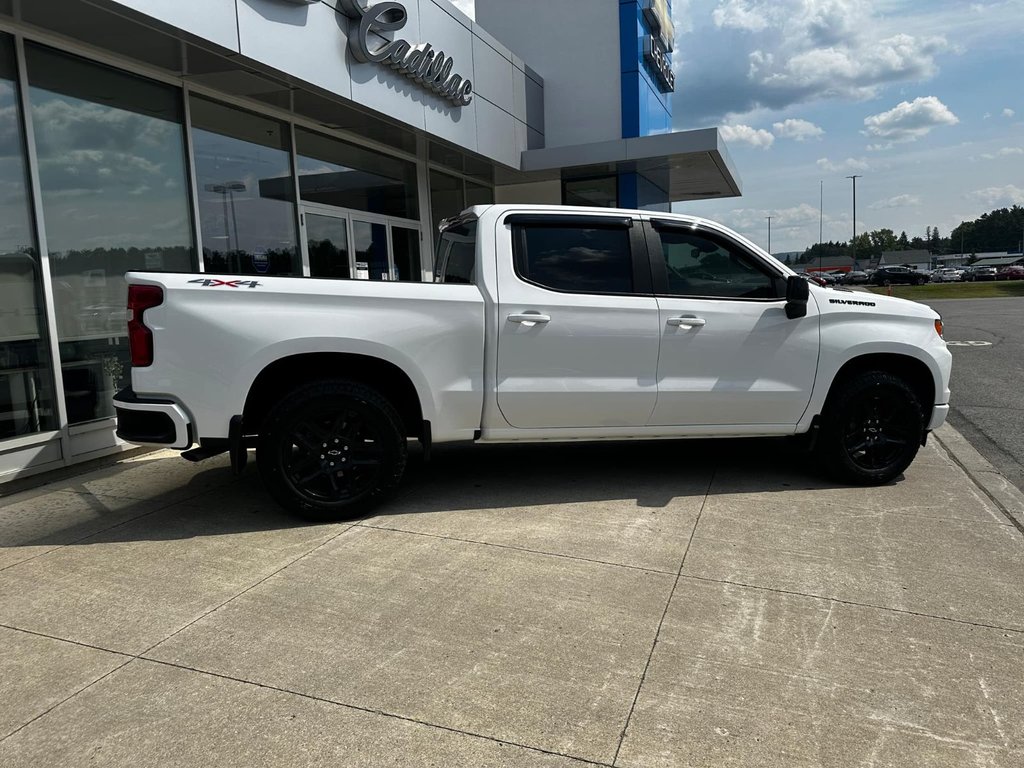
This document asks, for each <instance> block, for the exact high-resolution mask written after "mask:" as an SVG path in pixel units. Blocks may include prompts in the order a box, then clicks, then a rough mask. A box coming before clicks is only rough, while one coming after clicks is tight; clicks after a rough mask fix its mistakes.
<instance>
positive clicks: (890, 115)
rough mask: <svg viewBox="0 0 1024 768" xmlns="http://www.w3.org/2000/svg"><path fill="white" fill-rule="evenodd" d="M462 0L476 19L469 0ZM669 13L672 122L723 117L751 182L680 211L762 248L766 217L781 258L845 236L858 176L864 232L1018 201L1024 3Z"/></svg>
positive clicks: (917, 231)
mask: <svg viewBox="0 0 1024 768" xmlns="http://www.w3.org/2000/svg"><path fill="white" fill-rule="evenodd" d="M453 1H454V2H455V4H456V5H457V6H459V7H460V8H462V9H463V10H464V11H466V12H467V13H469V14H470V15H472V11H473V8H472V6H473V2H472V0H453ZM552 1H553V2H557V0H552ZM672 10H673V19H674V21H675V25H676V46H675V53H674V54H673V66H674V68H675V70H676V78H677V79H676V92H675V94H674V97H673V105H672V106H673V115H674V129H675V130H687V129H692V128H706V127H712V126H713V127H718V128H719V129H720V131H721V133H722V136H723V137H724V138H725V140H726V144H727V146H728V150H729V153H730V155H731V157H732V160H733V164H734V166H735V168H736V170H737V172H738V174H739V177H740V180H741V183H742V187H743V195H742V197H739V198H727V199H719V200H708V201H697V202H688V203H682V204H676V205H675V206H674V210H676V211H679V212H685V213H692V214H696V215H699V216H704V217H707V218H710V219H715V220H717V221H720V222H722V223H724V224H726V225H727V226H730V227H732V228H733V229H736V230H738V231H739V232H741V233H743V234H744V235H746V236H748V237H750V238H751V239H752V240H754V241H755V242H757V243H759V244H760V245H762V246H766V245H767V236H768V221H767V217H768V216H771V217H772V220H771V250H772V251H773V252H776V253H778V252H786V251H802V250H804V249H805V248H807V247H808V246H810V245H812V244H813V243H815V242H817V241H818V232H819V223H822V221H821V220H822V219H823V223H822V231H823V239H824V240H841V241H846V240H848V239H849V238H850V236H851V235H852V234H853V211H852V207H853V189H852V185H853V182H852V181H851V180H850V179H847V178H846V177H847V176H850V175H855V174H856V175H859V176H860V177H861V178H858V179H857V181H856V184H857V222H856V225H857V232H858V233H861V232H865V231H870V230H875V229H882V228H888V229H892V230H893V231H894V232H895V233H896V234H897V235H899V233H900V232H901V231H906V233H907V236H908V237H914V236H915V235H920V236H922V237H923V236H924V235H925V229H926V227H932V228H935V227H938V229H939V232H940V233H941V234H942V235H943V236H945V235H948V234H949V233H950V231H951V230H952V229H953V228H954V227H956V226H957V225H958V224H959V223H960V222H961V221H970V220H973V219H975V218H977V217H978V216H979V215H981V214H982V213H985V212H987V211H990V210H992V209H994V208H1001V207H1008V206H1010V205H1013V204H1018V205H1024V87H1022V84H1021V80H1022V76H1024V0H979V1H978V2H969V1H966V0H673V9H672ZM495 34H496V36H497V37H498V38H499V39H500V36H501V35H500V30H496V31H495ZM954 245H955V246H958V244H954ZM965 249H966V250H968V251H969V250H970V244H969V243H967V244H965Z"/></svg>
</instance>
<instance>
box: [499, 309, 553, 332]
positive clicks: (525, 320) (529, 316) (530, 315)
mask: <svg viewBox="0 0 1024 768" xmlns="http://www.w3.org/2000/svg"><path fill="white" fill-rule="evenodd" d="M508 321H509V322H510V323H522V324H523V325H525V326H526V327H527V328H532V327H533V326H535V325H537V323H550V322H551V315H542V314H540V312H521V313H513V314H511V315H509V316H508Z"/></svg>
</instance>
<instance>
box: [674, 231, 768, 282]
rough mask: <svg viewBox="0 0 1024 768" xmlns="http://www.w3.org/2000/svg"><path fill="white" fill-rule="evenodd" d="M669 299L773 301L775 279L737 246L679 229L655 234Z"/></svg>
mask: <svg viewBox="0 0 1024 768" xmlns="http://www.w3.org/2000/svg"><path fill="white" fill-rule="evenodd" d="M658 235H659V236H660V238H661V248H662V253H663V254H664V257H665V267H666V271H667V273H668V292H669V293H670V294H671V295H673V296H720V297H723V298H730V299H774V298H777V297H778V296H779V292H778V290H777V288H776V283H775V280H774V279H773V278H772V276H771V275H769V274H768V273H767V272H766V271H764V269H763V268H762V267H761V265H760V264H759V263H758V262H756V261H755V260H754V258H753V257H751V256H750V255H749V254H747V253H746V252H745V251H742V250H740V248H739V247H736V246H732V245H730V244H727V243H725V242H722V241H720V240H719V239H718V238H715V239H714V240H712V239H710V238H709V237H707V236H705V235H702V234H701V233H699V232H693V231H690V230H681V229H663V230H660V231H659V232H658Z"/></svg>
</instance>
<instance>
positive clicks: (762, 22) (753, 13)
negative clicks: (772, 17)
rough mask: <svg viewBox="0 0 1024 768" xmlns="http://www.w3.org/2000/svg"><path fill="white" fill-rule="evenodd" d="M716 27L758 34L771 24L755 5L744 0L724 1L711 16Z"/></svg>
mask: <svg viewBox="0 0 1024 768" xmlns="http://www.w3.org/2000/svg"><path fill="white" fill-rule="evenodd" d="M711 19H712V20H713V21H714V22H715V26H716V27H719V28H721V27H725V28H727V29H742V30H744V31H746V32H760V31H761V30H763V29H766V28H767V27H768V26H769V25H770V24H771V22H770V21H769V20H768V17H767V15H766V14H765V13H764V12H763V11H762V10H761V9H759V8H757V7H756V4H751V3H748V2H746V0H725V2H723V3H722V4H721V5H719V6H718V7H717V8H716V9H715V10H714V12H713V13H712V14H711Z"/></svg>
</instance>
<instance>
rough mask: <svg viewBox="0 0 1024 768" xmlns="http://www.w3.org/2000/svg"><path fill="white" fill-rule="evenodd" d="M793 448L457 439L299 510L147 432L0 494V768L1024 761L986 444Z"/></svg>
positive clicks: (1020, 624)
mask: <svg viewBox="0 0 1024 768" xmlns="http://www.w3.org/2000/svg"><path fill="white" fill-rule="evenodd" d="M949 437H950V436H949V435H947V436H946V438H947V439H948V438H949ZM807 463H808V462H807V458H806V456H805V455H803V454H799V453H795V452H793V450H792V449H790V448H788V447H787V446H786V445H785V444H783V443H780V442H776V441H767V442H756V441H751V442H745V443H737V442H725V441H720V442H710V443H709V442H661V443H646V444H633V445H623V444H603V445H588V446H584V445H576V446H553V445H548V446H504V447H503V446H493V447H486V448H449V449H445V450H438V451H437V454H436V457H435V461H434V462H433V463H432V464H431V465H429V466H424V465H423V464H422V463H414V464H413V466H412V473H411V474H412V476H411V477H410V479H409V480H410V481H409V483H407V484H406V485H405V486H404V487H403V490H402V494H401V496H400V497H399V498H398V499H396V500H395V501H393V502H392V503H391V504H390V505H389V506H388V507H387V508H386V509H385V510H383V511H382V513H381V514H379V515H375V516H373V517H369V518H366V519H364V520H362V521H359V522H358V523H356V524H336V525H321V526H306V525H301V524H297V523H295V522H294V521H292V520H290V519H288V518H285V517H283V516H281V514H280V513H279V512H278V511H277V509H276V508H275V507H274V506H273V504H272V503H271V502H270V501H269V500H268V498H267V497H266V496H265V494H264V493H263V491H262V488H261V487H260V484H259V482H258V480H257V479H256V477H255V474H254V473H253V472H249V473H247V474H246V475H244V476H243V477H242V478H234V477H232V476H231V474H230V472H229V470H228V468H227V467H226V466H225V462H224V461H223V460H221V459H213V460H209V461H207V462H204V463H202V464H200V465H190V464H187V463H185V462H184V461H182V460H180V459H178V458H177V457H175V456H174V455H173V454H169V453H156V454H149V455H146V456H142V457H137V458H134V459H132V460H129V461H126V462H124V463H122V464H121V465H119V466H116V467H110V468H105V469H101V470H97V471H93V472H91V473H89V474H86V475H82V476H78V477H74V478H70V479H66V480H61V481H59V482H57V483H54V484H51V485H48V486H45V487H42V488H38V489H35V490H30V491H24V492H21V493H19V494H15V495H12V496H8V497H6V498H2V499H0V686H2V689H3V690H2V695H0V765H3V766H5V768H13V767H14V766H41V765H45V766H58V765H69V766H79V765H86V764H88V765H108V766H138V765H146V766H155V765H173V766H192V765H194V766H209V765H217V766H293V765H295V766H305V765H345V766H364V765H365V766H378V765H395V766H397V765H401V766H424V765H435V766H499V765H500V766H524V765H539V766H563V765H564V766H569V765H585V764H596V765H606V766H607V765H616V766H644V767H646V766H699V765H707V766H741V765H742V766H748V765H749V766H776V765H777V766H859V765H865V766H866V765H878V766H882V765H928V766H961V765H965V766H966V765H971V766H977V765H985V766H1006V767H1007V768H1009V767H1010V766H1017V765H1021V764H1022V763H1024V689H1022V686H1021V680H1022V679H1024V601H1022V600H1021V599H1020V585H1021V583H1024V546H1022V544H1024V540H1022V536H1021V533H1020V530H1019V528H1018V527H1015V524H1014V523H1015V522H1016V525H1020V524H1021V520H1017V519H1015V518H1014V517H1013V516H1012V515H1009V514H1007V513H1006V512H1005V511H1004V510H1002V509H1000V508H999V507H998V506H997V505H996V504H995V503H994V502H993V500H992V499H990V498H989V496H987V495H986V494H985V493H984V492H983V491H982V490H981V488H980V487H979V486H978V485H976V484H975V483H974V482H973V481H972V480H971V477H970V476H969V475H968V474H967V472H965V470H964V469H963V468H962V466H967V467H968V469H970V468H971V466H981V465H982V463H983V460H982V459H981V458H980V457H978V459H977V462H973V461H972V460H967V461H966V462H965V461H964V460H963V459H962V458H961V459H960V461H959V462H956V461H954V460H953V459H952V458H951V457H950V456H949V455H948V454H947V453H946V451H945V449H944V448H943V445H942V444H940V443H939V442H938V441H936V440H932V441H931V442H930V443H929V445H928V447H927V448H925V449H924V450H923V451H922V454H921V456H920V457H919V459H918V461H917V462H916V463H915V464H914V465H913V466H912V467H911V468H910V470H908V472H907V474H906V476H905V477H904V478H903V479H901V480H899V481H897V482H895V483H894V484H892V485H890V486H887V487H884V488H871V489H862V488H844V487H836V486H833V485H831V484H828V483H825V482H823V481H822V480H821V479H820V478H819V477H818V476H817V475H816V474H815V473H813V472H812V471H810V470H809V469H808V468H807V466H806V465H807ZM1020 509H1021V510H1024V505H1022V506H1021V508H1020ZM1019 511H1020V510H1019ZM1021 519H1024V517H1022V518H1021Z"/></svg>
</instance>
